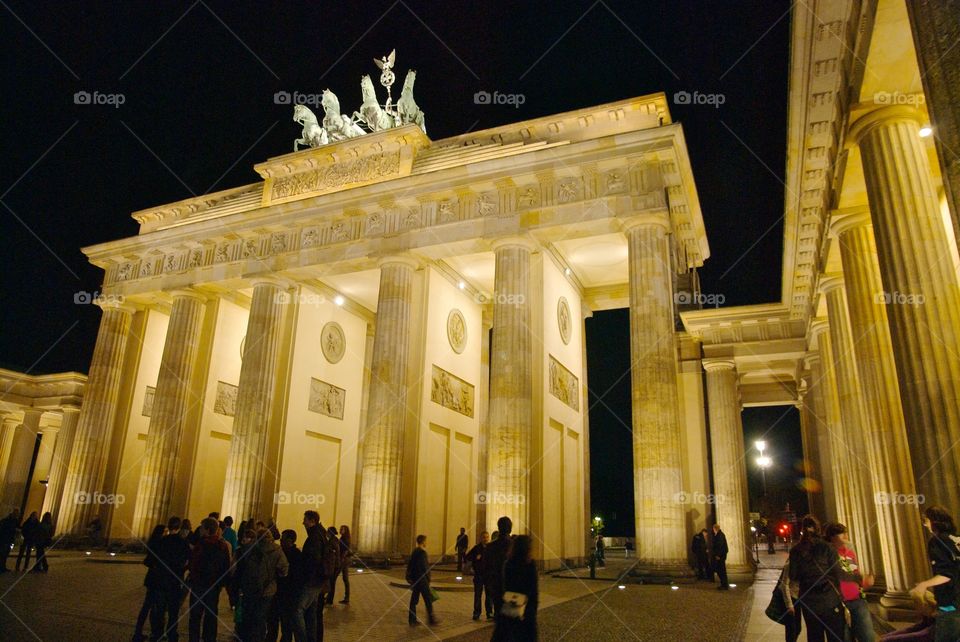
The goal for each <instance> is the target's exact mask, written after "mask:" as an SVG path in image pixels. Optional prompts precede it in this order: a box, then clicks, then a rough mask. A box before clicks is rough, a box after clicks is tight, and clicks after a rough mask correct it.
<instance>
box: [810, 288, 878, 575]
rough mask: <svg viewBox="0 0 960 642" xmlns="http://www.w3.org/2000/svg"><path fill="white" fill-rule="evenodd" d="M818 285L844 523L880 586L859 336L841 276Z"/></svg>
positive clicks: (862, 564)
mask: <svg viewBox="0 0 960 642" xmlns="http://www.w3.org/2000/svg"><path fill="white" fill-rule="evenodd" d="M820 288H821V290H822V291H823V292H824V294H825V296H826V298H827V316H828V317H829V319H830V344H831V346H832V348H833V350H832V351H831V356H832V358H833V364H832V365H833V368H834V370H835V371H836V382H837V394H838V398H839V401H840V415H841V416H842V417H843V429H842V432H841V435H842V437H841V442H840V450H839V451H837V452H834V457H835V458H837V457H839V458H841V460H842V461H843V466H845V467H846V468H847V483H848V484H849V486H850V500H851V501H850V507H851V509H852V510H853V513H852V514H851V515H850V517H849V519H850V521H851V522H852V524H847V526H848V527H850V532H851V538H850V539H851V540H853V544H854V546H855V547H856V550H857V557H858V558H859V560H860V565H861V566H862V567H863V568H864V569H865V571H868V572H871V573H874V574H875V575H876V576H877V584H880V585H882V574H883V565H882V564H883V561H882V556H881V554H880V545H879V541H878V540H879V539H880V538H879V531H878V529H877V517H876V514H877V511H876V506H875V498H874V493H873V480H872V479H871V476H870V475H871V473H870V464H869V461H868V459H867V441H868V438H869V437H868V433H869V428H868V425H869V421H870V416H869V414H868V413H867V410H866V406H865V404H864V399H863V386H862V385H861V382H860V376H859V371H858V369H857V362H856V358H855V356H854V344H855V343H856V342H857V341H859V340H860V339H861V337H860V336H856V337H854V336H853V334H852V333H851V330H850V317H849V316H848V314H847V303H846V294H845V292H844V288H843V279H842V277H839V276H830V277H823V278H821V279H820Z"/></svg>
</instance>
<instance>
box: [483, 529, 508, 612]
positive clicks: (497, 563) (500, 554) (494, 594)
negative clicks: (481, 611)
mask: <svg viewBox="0 0 960 642" xmlns="http://www.w3.org/2000/svg"><path fill="white" fill-rule="evenodd" d="M497 532H498V533H500V536H499V537H498V538H497V539H495V540H493V541H492V542H490V543H489V544H488V545H487V548H486V553H487V563H486V564H485V565H484V570H483V573H484V575H483V585H484V587H485V588H486V591H487V595H489V596H490V599H491V600H492V601H493V613H494V615H498V614H499V613H500V607H501V606H503V564H504V562H506V561H507V556H509V555H510V546H511V544H513V540H512V539H511V538H510V533H511V532H513V521H512V520H511V519H510V518H509V517H507V516H506V515H504V516H503V517H501V518H500V519H498V520H497Z"/></svg>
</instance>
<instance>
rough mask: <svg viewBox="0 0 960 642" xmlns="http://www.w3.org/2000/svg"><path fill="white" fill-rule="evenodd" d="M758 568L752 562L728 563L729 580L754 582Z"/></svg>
mask: <svg viewBox="0 0 960 642" xmlns="http://www.w3.org/2000/svg"><path fill="white" fill-rule="evenodd" d="M756 573H757V569H756V568H755V567H754V566H753V565H752V564H727V580H728V581H730V582H736V583H744V582H751V583H752V582H753V579H754V577H755V576H756Z"/></svg>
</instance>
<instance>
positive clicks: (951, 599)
mask: <svg viewBox="0 0 960 642" xmlns="http://www.w3.org/2000/svg"><path fill="white" fill-rule="evenodd" d="M923 526H924V528H926V529H927V530H929V531H930V533H931V537H930V539H929V540H928V541H927V559H929V561H930V568H931V569H932V570H933V577H931V578H929V579H927V580H924V581H922V582H920V583H919V584H917V585H916V586H914V587H913V588H912V589H911V590H910V594H911V595H912V596H913V597H915V598H917V599H920V600H922V599H923V594H924V593H925V592H926V591H928V590H929V591H931V592H933V597H934V599H935V600H936V601H937V617H936V619H935V620H934V625H933V631H934V640H936V642H946V641H947V640H950V641H951V642H953V641H955V640H960V610H958V609H960V600H958V596H957V592H958V588H960V550H958V547H957V539H956V535H957V527H956V524H955V523H954V521H953V517H952V516H951V515H950V513H948V512H947V510H946V509H945V508H944V507H943V506H937V505H935V506H928V507H927V508H926V509H925V510H924V511H923Z"/></svg>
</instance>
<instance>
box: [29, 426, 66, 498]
mask: <svg viewBox="0 0 960 642" xmlns="http://www.w3.org/2000/svg"><path fill="white" fill-rule="evenodd" d="M59 440H60V426H58V425H46V426H43V427H41V428H40V447H39V448H37V457H36V459H35V460H34V463H33V472H32V473H31V474H30V478H29V479H28V480H27V512H30V511H34V510H36V511H39V510H42V509H43V505H44V503H45V502H46V497H47V492H48V491H49V490H50V489H49V486H48V484H49V476H50V467H51V465H52V464H53V451H54V449H55V448H56V444H57V442H58V441H59ZM44 480H47V482H48V484H43V483H41V482H43V481H44ZM40 515H41V516H42V515H43V513H42V512H41V513H40Z"/></svg>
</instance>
